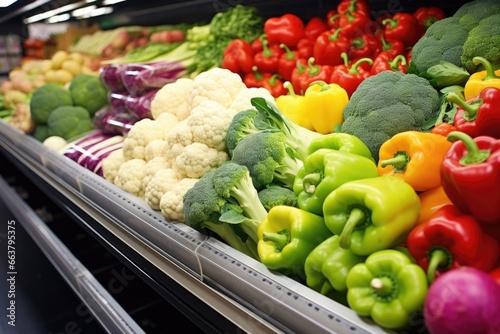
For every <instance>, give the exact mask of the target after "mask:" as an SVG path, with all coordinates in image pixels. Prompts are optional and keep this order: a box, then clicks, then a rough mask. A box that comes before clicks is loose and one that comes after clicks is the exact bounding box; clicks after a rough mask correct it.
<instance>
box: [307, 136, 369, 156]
mask: <svg viewBox="0 0 500 334" xmlns="http://www.w3.org/2000/svg"><path fill="white" fill-rule="evenodd" d="M322 148H329V149H331V150H336V151H341V152H349V153H354V154H357V155H361V156H363V157H365V158H368V159H370V160H372V161H373V162H374V163H375V159H373V156H372V153H371V152H370V149H369V148H368V146H366V145H365V143H363V142H362V141H361V139H359V138H358V137H356V136H354V135H350V134H348V133H341V132H334V133H329V134H326V135H323V136H320V137H317V138H314V139H313V140H312V141H311V142H310V143H309V146H308V147H307V155H309V154H312V153H313V152H315V151H317V150H320V149H322Z"/></svg>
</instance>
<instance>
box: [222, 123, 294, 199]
mask: <svg viewBox="0 0 500 334" xmlns="http://www.w3.org/2000/svg"><path fill="white" fill-rule="evenodd" d="M231 161H232V162H235V163H237V164H239V165H243V166H246V167H247V168H248V170H249V171H250V176H251V177H252V181H253V184H254V186H255V188H256V189H257V190H261V189H262V188H264V187H266V186H267V185H269V184H271V183H272V182H274V183H278V184H280V185H282V186H284V187H286V188H290V189H291V188H292V187H293V181H294V179H295V175H297V171H298V170H299V169H300V167H302V166H303V165H304V163H303V161H302V160H300V159H299V158H298V157H297V153H296V152H295V151H294V149H293V148H291V147H290V146H289V145H288V143H287V136H286V135H285V134H284V133H282V132H257V133H253V134H251V135H248V136H246V137H244V138H243V139H241V141H240V142H239V143H238V145H237V146H236V147H235V149H234V151H233V157H232V158H231Z"/></svg>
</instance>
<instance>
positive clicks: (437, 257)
mask: <svg viewBox="0 0 500 334" xmlns="http://www.w3.org/2000/svg"><path fill="white" fill-rule="evenodd" d="M449 260H450V257H449V255H448V253H446V252H445V251H444V250H442V249H435V250H433V251H432V253H431V256H430V261H429V266H428V267H427V279H428V280H429V283H432V282H434V279H435V278H436V270H437V269H438V268H439V267H440V266H443V265H445V264H447V263H448V261H449Z"/></svg>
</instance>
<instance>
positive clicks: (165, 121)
mask: <svg viewBox="0 0 500 334" xmlns="http://www.w3.org/2000/svg"><path fill="white" fill-rule="evenodd" d="M155 122H158V123H160V124H161V125H162V126H163V131H165V140H167V138H168V135H169V133H170V131H172V129H173V128H174V127H175V126H176V125H177V124H178V123H179V119H178V118H177V116H174V115H172V114H169V113H163V114H161V115H160V116H158V118H157V119H156V120H155Z"/></svg>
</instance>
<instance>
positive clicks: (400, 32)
mask: <svg viewBox="0 0 500 334" xmlns="http://www.w3.org/2000/svg"><path fill="white" fill-rule="evenodd" d="M382 23H383V24H384V26H385V28H384V36H385V37H386V38H391V39H397V40H400V41H401V42H403V44H404V45H405V46H406V47H408V46H413V45H414V44H415V43H416V42H417V41H418V40H419V38H420V36H421V34H420V28H419V25H418V21H417V19H416V18H415V16H413V15H412V14H409V13H396V14H394V15H393V16H392V18H390V19H385V20H383V21H382Z"/></svg>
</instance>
